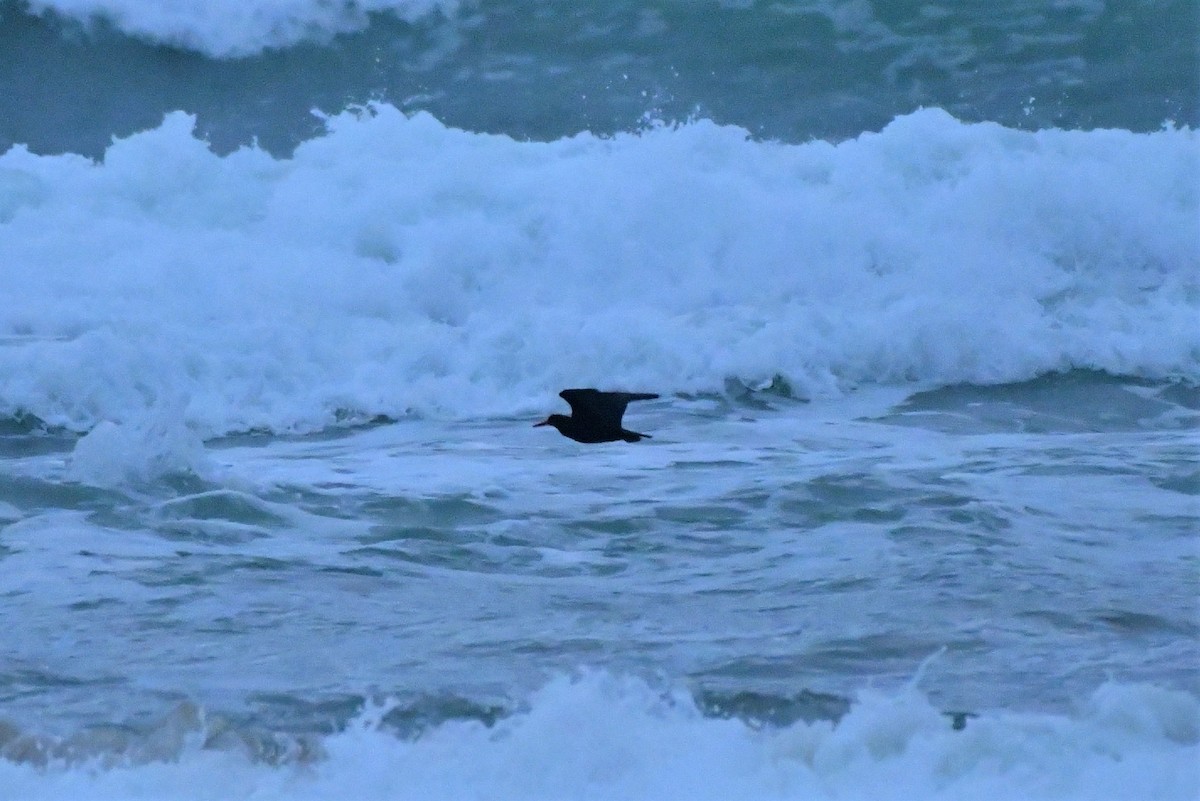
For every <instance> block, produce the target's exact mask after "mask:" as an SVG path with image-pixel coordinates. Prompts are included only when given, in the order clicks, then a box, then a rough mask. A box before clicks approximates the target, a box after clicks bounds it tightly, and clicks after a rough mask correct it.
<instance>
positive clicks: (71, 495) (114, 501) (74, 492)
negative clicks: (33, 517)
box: [0, 475, 129, 512]
mask: <svg viewBox="0 0 1200 801" xmlns="http://www.w3.org/2000/svg"><path fill="white" fill-rule="evenodd" d="M0 498H3V499H4V501H5V502H6V503H10V504H12V505H13V506H15V507H17V508H18V509H20V510H21V511H22V512H30V511H43V510H46V509H54V510H62V509H68V510H71V511H84V512H87V511H99V510H106V509H111V508H112V507H114V506H117V505H125V504H128V503H129V499H128V498H127V497H126V496H124V495H122V494H121V493H118V492H116V491H113V490H106V489H101V488H99V487H91V486H87V485H84V484H76V483H69V482H61V481H46V480H43V479H40V478H36V477H33V476H11V475H0Z"/></svg>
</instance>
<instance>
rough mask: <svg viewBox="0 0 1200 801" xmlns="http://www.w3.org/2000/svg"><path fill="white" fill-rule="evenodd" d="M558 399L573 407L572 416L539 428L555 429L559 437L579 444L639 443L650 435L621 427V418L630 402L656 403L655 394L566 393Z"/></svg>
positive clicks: (554, 417)
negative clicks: (654, 400)
mask: <svg viewBox="0 0 1200 801" xmlns="http://www.w3.org/2000/svg"><path fill="white" fill-rule="evenodd" d="M558 396H559V397H560V398H562V399H563V400H565V401H566V402H567V403H569V404H570V405H571V415H570V416H569V417H568V416H567V415H565V414H552V415H550V416H549V417H547V418H546V419H545V420H543V421H542V422H540V423H535V424H534V426H533V427H534V428H537V427H538V426H554V427H555V428H557V429H558V433H560V434H562V435H563V436H564V437H570V438H571V439H573V440H575V441H576V442H587V443H594V442H616V441H617V440H619V439H623V440H625V441H626V442H637V441H638V440H640V439H641V438H642V437H649V436H650V435H649V434H639V433H637V432H636V431H628V430H626V429H624V428H622V427H621V417H622V416H623V415H624V414H625V407H626V406H628V405H629V402H630V401H636V400H653V399H654V398H657V397H658V396H657V395H655V394H654V393H652V392H601V391H600V390H598V389H564V390H563V391H562V392H560V393H558Z"/></svg>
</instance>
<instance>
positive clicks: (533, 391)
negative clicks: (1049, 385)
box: [0, 106, 1200, 437]
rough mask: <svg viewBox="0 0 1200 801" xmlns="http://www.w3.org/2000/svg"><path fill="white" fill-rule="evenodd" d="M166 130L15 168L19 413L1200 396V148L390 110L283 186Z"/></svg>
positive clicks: (8, 341)
mask: <svg viewBox="0 0 1200 801" xmlns="http://www.w3.org/2000/svg"><path fill="white" fill-rule="evenodd" d="M191 127H192V120H191V118H189V117H187V116H186V115H183V114H178V113H177V114H172V115H170V116H168V117H167V119H166V120H165V121H164V123H163V125H162V126H161V127H160V128H158V129H156V130H152V131H147V132H145V133H142V134H138V135H136V136H133V137H130V138H129V139H125V140H121V141H118V142H115V143H114V144H113V145H112V147H111V148H110V149H109V151H108V153H107V155H106V157H105V160H104V162H103V163H101V164H93V163H91V162H89V161H87V160H85V159H81V158H79V157H76V156H60V157H38V156H34V155H32V154H30V153H29V152H27V151H25V150H24V149H22V148H14V149H12V150H11V151H10V152H8V153H7V154H5V155H4V156H3V157H0V212H2V213H3V216H0V263H3V264H4V265H5V293H6V300H7V302H6V303H5V304H3V305H2V306H0V343H2V344H0V413H12V412H14V411H16V410H24V411H26V412H29V413H33V414H36V415H37V416H38V417H40V418H41V419H43V420H45V421H47V422H48V423H50V424H53V425H64V426H69V427H72V428H75V429H77V430H87V429H88V428H90V427H91V426H93V425H95V424H96V423H98V422H99V421H102V420H111V421H113V422H115V423H123V422H125V421H127V420H130V419H136V418H138V417H139V416H140V415H142V413H143V412H144V410H146V409H149V408H153V407H154V406H155V405H156V404H158V403H159V402H160V399H161V398H164V397H183V398H186V399H187V402H186V406H185V408H184V416H185V420H186V422H187V423H188V425H190V426H191V427H192V428H193V429H194V430H195V431H196V432H198V433H199V434H200V436H202V437H207V436H211V435H213V434H218V433H222V432H227V431H237V430H248V429H254V428H265V429H270V430H275V431H281V430H293V429H312V428H317V427H321V426H325V425H328V424H330V423H332V422H334V421H336V420H343V419H357V418H360V417H370V416H373V415H377V414H385V415H391V416H400V415H404V414H406V413H408V412H411V411H418V412H422V413H430V414H448V415H451V416H456V415H482V414H508V413H513V412H518V411H522V412H523V411H527V410H529V409H531V408H533V407H534V406H536V405H538V403H540V402H543V401H544V398H545V397H546V393H548V392H554V391H557V390H558V389H560V388H561V387H563V386H569V385H587V384H599V385H606V386H621V385H624V386H630V387H637V388H649V389H653V390H655V391H658V392H665V393H669V392H695V391H721V388H722V387H723V386H725V382H726V380H727V379H730V378H735V379H738V380H740V381H741V382H742V383H744V384H745V385H748V386H756V385H766V384H769V383H771V382H772V380H774V379H775V378H776V377H781V378H783V379H784V380H785V381H786V382H787V383H788V385H790V386H791V387H792V388H793V389H794V390H796V391H797V392H798V393H800V394H805V395H821V394H825V395H836V394H838V393H840V392H844V391H845V390H846V389H848V388H852V387H855V386H859V385H862V384H864V383H894V382H911V381H916V382H921V383H924V384H934V385H937V384H950V383H956V382H974V383H999V382H1008V381H1019V380H1024V379H1028V378H1031V377H1034V376H1037V375H1039V374H1042V373H1046V372H1049V371H1057V370H1067V369H1071V368H1090V369H1097V370H1104V371H1108V372H1111V373H1116V374H1129V375H1135V376H1142V377H1148V378H1171V377H1182V378H1185V379H1190V380H1193V381H1195V380H1197V379H1198V378H1200V322H1198V321H1200V310H1198V308H1197V307H1198V305H1200V304H1198V300H1197V298H1200V277H1198V276H1200V244H1198V240H1200V234H1198V232H1197V222H1196V220H1197V219H1200V214H1198V211H1200V201H1198V198H1197V195H1198V190H1197V186H1200V180H1198V178H1200V166H1198V164H1200V143H1198V140H1197V136H1196V134H1195V133H1194V132H1193V131H1190V130H1163V131H1160V132H1156V133H1152V134H1134V133H1130V132H1124V131H1095V132H1065V131H1053V130H1049V131H1039V132H1020V131H1015V130H1010V129H1005V128H1003V127H1001V126H998V125H994V124H973V125H968V124H963V123H960V122H958V121H956V120H954V119H953V118H951V117H950V116H949V115H947V114H945V113H944V112H941V111H937V110H926V111H922V112H919V113H916V114H913V115H910V116H908V117H903V118H900V119H897V120H896V121H894V122H893V123H892V124H891V125H890V126H888V127H887V128H886V129H885V130H884V131H882V132H881V133H878V134H864V135H862V136H860V137H859V138H857V139H855V140H850V141H846V142H842V143H840V144H836V145H834V144H829V143H825V142H811V143H807V144H802V145H786V144H779V143H772V142H756V141H753V140H751V139H749V138H748V136H747V134H746V133H745V131H743V130H741V129H738V128H733V127H721V126H718V125H715V124H712V123H710V122H705V121H698V122H695V123H693V124H689V125H686V126H682V127H678V128H670V127H661V128H653V129H650V130H647V131H644V132H641V133H637V134H623V135H619V136H616V137H613V138H609V139H605V138H598V137H594V136H591V135H589V134H581V135H579V136H576V137H572V138H570V139H564V140H559V141H554V142H548V143H537V142H518V141H514V140H512V139H509V138H506V137H501V136H489V135H481V134H473V133H469V132H465V131H461V130H455V129H451V128H447V127H446V126H444V125H442V124H441V123H439V122H438V121H437V120H435V119H433V118H432V117H430V116H428V115H424V114H418V115H416V116H414V117H411V118H409V117H405V116H404V115H403V114H401V113H399V112H398V111H396V110H395V109H393V108H391V107H389V106H382V107H378V108H376V109H374V110H372V111H370V112H364V113H358V114H353V113H347V114H342V115H340V116H337V117H333V118H330V119H329V120H328V127H329V134H328V135H327V136H325V137H324V138H321V139H318V140H314V141H311V142H308V143H306V144H305V145H303V146H302V147H300V148H299V149H298V151H297V152H296V154H295V157H294V158H293V159H291V160H275V159H272V158H271V157H270V156H268V155H267V154H265V153H264V152H262V151H259V150H255V149H248V150H241V151H238V152H236V153H233V154H231V155H229V156H227V157H218V156H216V155H214V154H213V153H211V152H210V151H209V150H208V149H207V148H206V147H205V146H204V143H203V142H201V141H199V140H197V139H196V138H195V137H194V136H193V134H192V131H191Z"/></svg>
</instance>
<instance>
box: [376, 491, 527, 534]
mask: <svg viewBox="0 0 1200 801" xmlns="http://www.w3.org/2000/svg"><path fill="white" fill-rule="evenodd" d="M473 498H474V496H471V495H445V496H440V497H433V498H403V497H397V496H394V497H381V496H377V497H374V498H372V499H370V500H368V501H366V502H364V503H363V504H362V506H361V515H362V516H363V517H369V518H373V519H376V520H380V521H383V522H385V523H388V524H393V525H397V526H400V527H404V528H412V529H428V530H439V529H443V528H445V529H451V530H453V529H457V528H460V527H463V526H482V525H486V524H488V523H495V522H497V521H499V520H502V519H504V518H505V515H504V513H503V512H501V510H499V509H497V508H495V507H492V506H489V505H487V504H483V503H479V502H478V501H476V500H474V499H473Z"/></svg>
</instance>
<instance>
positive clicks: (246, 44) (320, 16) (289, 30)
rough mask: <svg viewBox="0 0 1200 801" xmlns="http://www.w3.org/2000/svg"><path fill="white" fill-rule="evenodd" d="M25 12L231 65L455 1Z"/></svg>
mask: <svg viewBox="0 0 1200 801" xmlns="http://www.w3.org/2000/svg"><path fill="white" fill-rule="evenodd" d="M28 6H29V8H30V9H31V10H32V11H33V12H34V13H39V14H44V13H49V12H53V13H55V14H57V15H59V16H62V17H67V18H71V19H75V20H79V21H81V22H85V23H90V22H92V21H94V20H97V19H103V20H105V21H107V22H109V23H111V24H112V25H114V26H115V27H116V28H117V29H119V30H121V31H123V32H125V33H127V34H130V35H133V36H138V37H141V38H143V39H146V40H148V41H151V42H156V43H159V44H166V45H171V46H172V47H181V48H185V49H189V50H196V51H199V52H201V53H204V54H206V55H209V56H214V57H217V58H230V57H237V56H249V55H253V54H255V53H258V52H260V51H262V50H264V49H268V48H283V47H288V46H291V45H294V44H297V43H298V42H303V41H317V42H322V41H327V40H328V39H330V38H332V37H333V36H334V35H335V34H339V33H347V32H351V31H358V30H362V29H363V28H365V27H367V24H368V23H369V21H370V20H369V16H368V15H369V14H371V13H374V12H386V13H389V14H393V15H395V16H396V17H398V18H400V19H403V20H406V21H409V22H411V21H414V20H417V19H420V18H422V17H426V16H428V15H431V14H436V13H444V14H447V15H449V14H453V13H454V11H455V9H456V8H457V6H458V0H336V2H325V1H323V0H205V2H195V0H29V2H28Z"/></svg>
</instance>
